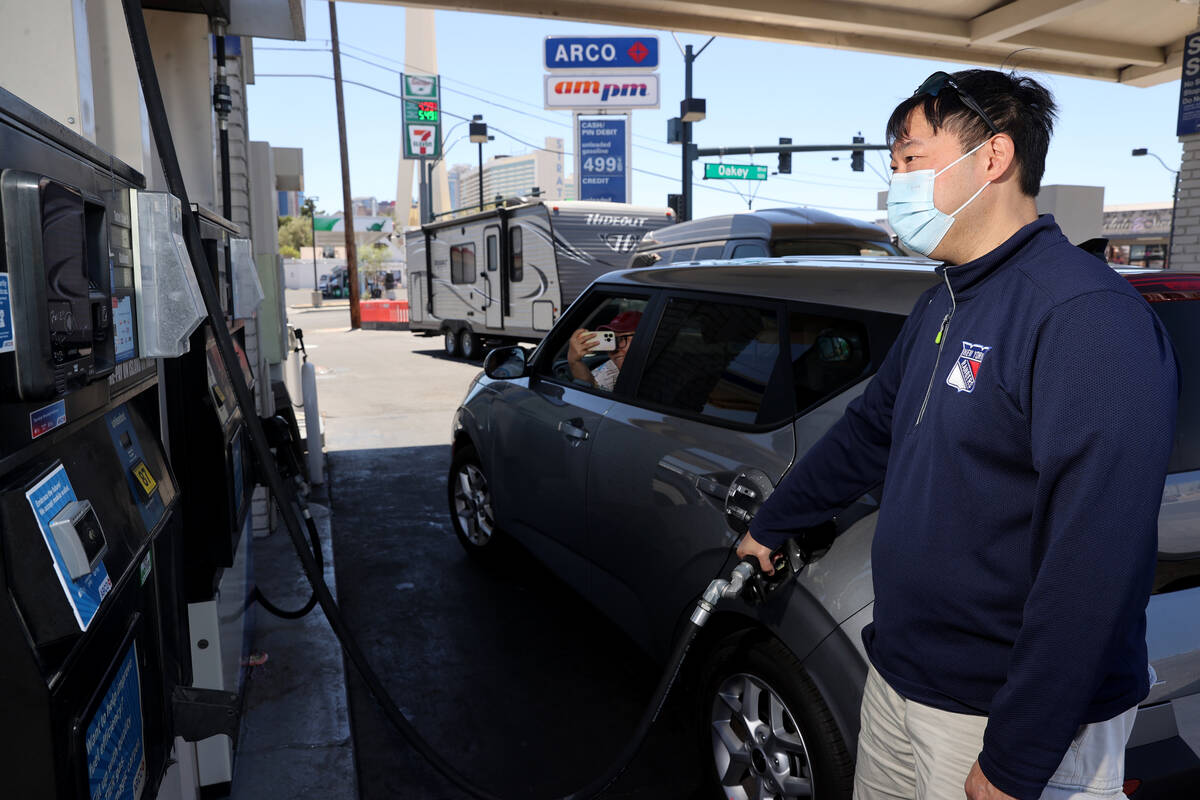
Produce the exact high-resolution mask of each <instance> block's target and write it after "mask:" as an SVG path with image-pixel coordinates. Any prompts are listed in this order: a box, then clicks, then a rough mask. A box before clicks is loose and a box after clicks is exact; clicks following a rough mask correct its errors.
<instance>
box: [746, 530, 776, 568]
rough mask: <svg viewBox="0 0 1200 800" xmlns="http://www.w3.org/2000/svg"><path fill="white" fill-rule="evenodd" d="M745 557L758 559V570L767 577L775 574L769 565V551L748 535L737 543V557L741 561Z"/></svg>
mask: <svg viewBox="0 0 1200 800" xmlns="http://www.w3.org/2000/svg"><path fill="white" fill-rule="evenodd" d="M746 556H754V557H755V558H757V559H758V566H759V568H760V569H761V570H762V571H763V572H764V573H765V574H767V575H774V574H775V567H774V566H773V565H772V564H771V551H770V549H768V548H767V547H766V546H765V545H761V544H759V543H758V542H756V541H755V540H754V537H753V536H751V535H750V534H748V533H747V534H746V535H745V536H743V537H742V540H741V541H740V542H738V546H737V557H738V560H739V561H741V560H742V559H743V558H745V557H746Z"/></svg>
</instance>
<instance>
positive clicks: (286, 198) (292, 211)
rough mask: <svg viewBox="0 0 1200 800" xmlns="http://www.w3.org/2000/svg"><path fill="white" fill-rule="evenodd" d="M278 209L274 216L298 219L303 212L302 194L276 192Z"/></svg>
mask: <svg viewBox="0 0 1200 800" xmlns="http://www.w3.org/2000/svg"><path fill="white" fill-rule="evenodd" d="M275 195H276V196H277V197H278V204H277V205H278V208H277V209H276V214H277V215H278V216H281V217H298V216H300V212H301V211H303V210H304V192H285V191H277V192H275Z"/></svg>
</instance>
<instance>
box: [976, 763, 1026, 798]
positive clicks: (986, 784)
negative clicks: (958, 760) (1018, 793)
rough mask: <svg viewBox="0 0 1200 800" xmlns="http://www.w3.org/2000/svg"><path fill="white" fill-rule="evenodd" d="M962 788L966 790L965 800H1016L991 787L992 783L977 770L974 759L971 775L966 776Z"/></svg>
mask: <svg viewBox="0 0 1200 800" xmlns="http://www.w3.org/2000/svg"><path fill="white" fill-rule="evenodd" d="M964 788H966V790H967V800H1017V799H1016V798H1015V797H1013V796H1012V795H1011V794H1005V793H1004V792H1002V791H1000V790H999V789H997V788H996V787H995V786H992V782H991V781H989V780H988V779H987V777H986V776H985V775H984V774H983V770H981V769H980V768H979V759H976V760H975V763H974V764H972V765H971V774H970V775H968V776H967V783H966V786H965V787H964Z"/></svg>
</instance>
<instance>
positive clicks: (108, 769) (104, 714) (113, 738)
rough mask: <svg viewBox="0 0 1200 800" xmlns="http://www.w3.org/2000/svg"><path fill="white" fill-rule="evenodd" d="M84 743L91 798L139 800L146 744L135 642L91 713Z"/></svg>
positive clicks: (144, 784) (97, 799)
mask: <svg viewBox="0 0 1200 800" xmlns="http://www.w3.org/2000/svg"><path fill="white" fill-rule="evenodd" d="M85 746H86V750H87V770H88V793H89V794H90V796H91V800H140V798H141V796H142V790H143V789H144V788H145V787H146V747H145V741H144V739H143V732H142V685H141V677H140V675H139V674H138V662H137V643H136V642H134V643H133V644H131V645H130V646H129V651H128V652H127V653H126V654H125V658H124V659H123V660H122V661H121V666H120V667H119V668H118V669H117V674H116V675H114V676H113V679H112V683H110V684H109V685H108V689H107V690H106V691H105V692H104V697H103V698H102V699H101V700H100V705H99V706H98V707H97V708H96V710H95V711H94V712H92V718H91V719H90V720H89V721H88V726H87V739H86V740H85Z"/></svg>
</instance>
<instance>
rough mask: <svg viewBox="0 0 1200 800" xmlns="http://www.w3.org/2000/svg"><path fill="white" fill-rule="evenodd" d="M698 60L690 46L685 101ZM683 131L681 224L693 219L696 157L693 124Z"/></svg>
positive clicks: (686, 58) (689, 95) (685, 59)
mask: <svg viewBox="0 0 1200 800" xmlns="http://www.w3.org/2000/svg"><path fill="white" fill-rule="evenodd" d="M695 60H696V56H695V55H694V54H693V53H692V46H691V45H690V44H689V45H688V46H687V48H686V49H685V50H684V53H683V74H684V78H683V99H684V101H687V100H691V99H692V62H694V61H695ZM680 128H681V129H682V133H683V135H682V137H681V138H682V139H683V141H682V144H683V174H682V175H681V176H680V180H681V182H682V188H681V190H680V191H681V192H682V193H683V213H682V214H680V215H679V217H680V219H679V221H680V222H687V221H688V220H689V219H691V218H692V161H694V160H695V156H693V155H692V123H690V122H684V123H683V124H682V125H680Z"/></svg>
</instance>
